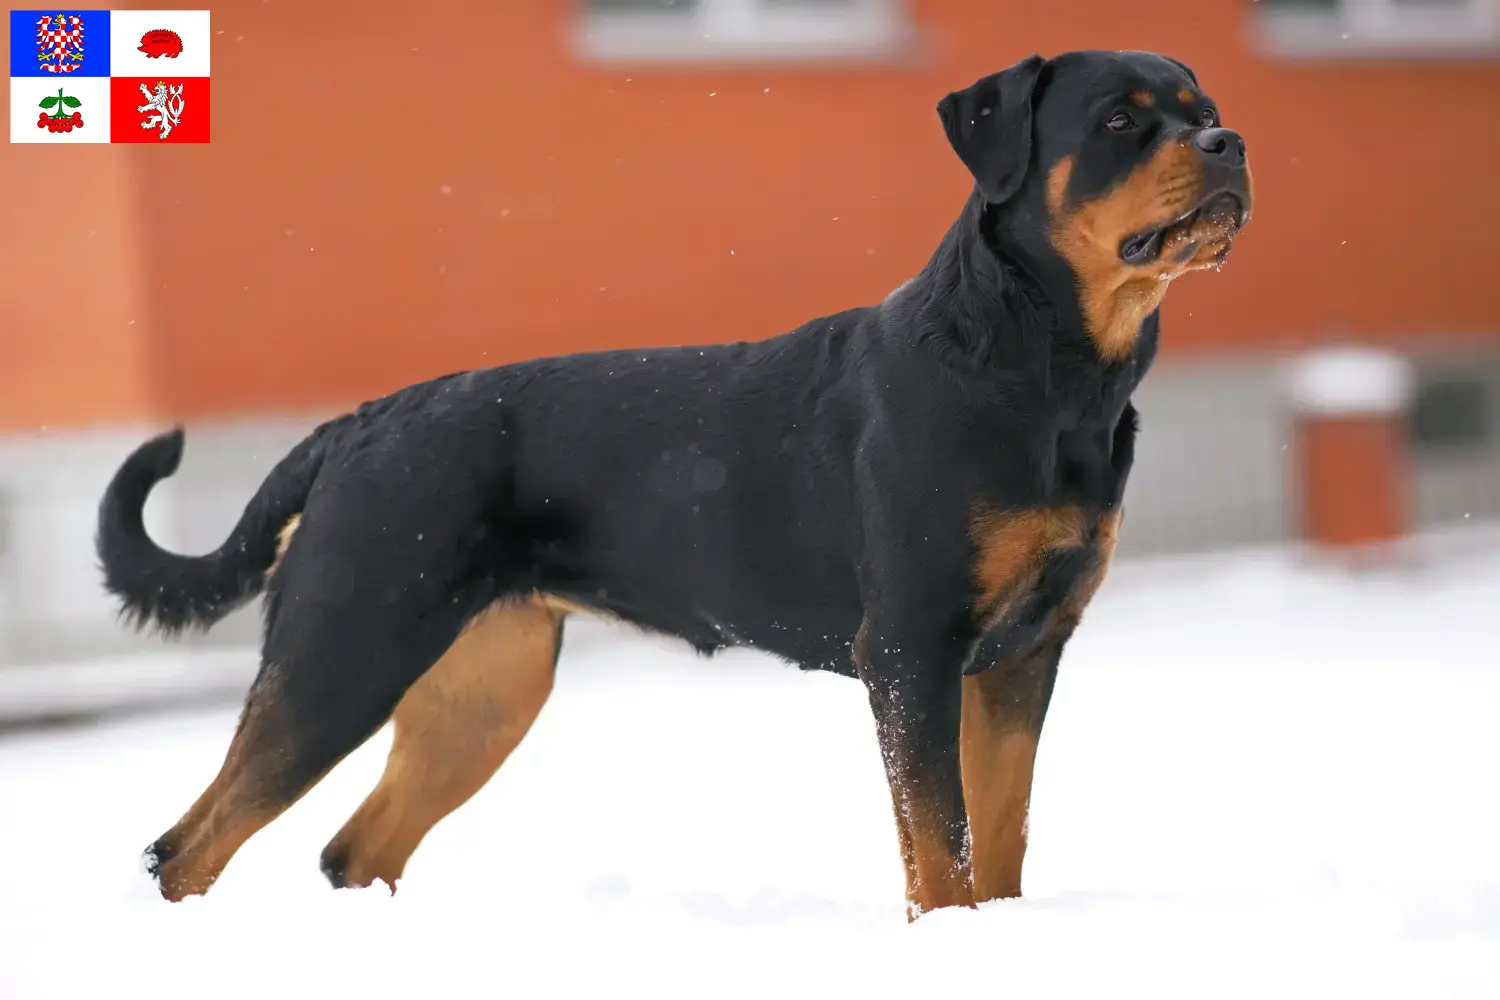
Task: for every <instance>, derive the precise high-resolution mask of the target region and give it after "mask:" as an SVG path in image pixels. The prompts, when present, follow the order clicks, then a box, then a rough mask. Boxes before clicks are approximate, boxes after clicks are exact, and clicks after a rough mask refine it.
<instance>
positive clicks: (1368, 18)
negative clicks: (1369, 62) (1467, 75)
mask: <svg viewBox="0 0 1500 1000" xmlns="http://www.w3.org/2000/svg"><path fill="white" fill-rule="evenodd" d="M1253 13H1254V15H1255V22H1256V23H1255V28H1256V32H1257V34H1258V35H1259V41H1260V44H1261V47H1262V48H1263V49H1265V50H1267V51H1269V52H1271V53H1273V54H1276V55H1286V56H1307V57H1317V58H1330V57H1332V58H1355V59H1357V58H1389V57H1419V58H1445V57H1455V56H1473V55H1500V0H1259V2H1257V3H1255V5H1254V11H1253Z"/></svg>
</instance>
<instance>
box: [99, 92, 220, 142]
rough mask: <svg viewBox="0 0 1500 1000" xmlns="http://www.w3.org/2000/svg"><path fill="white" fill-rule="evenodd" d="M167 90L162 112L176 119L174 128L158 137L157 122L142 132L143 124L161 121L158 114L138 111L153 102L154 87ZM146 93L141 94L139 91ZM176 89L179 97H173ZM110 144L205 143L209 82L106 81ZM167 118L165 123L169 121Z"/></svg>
mask: <svg viewBox="0 0 1500 1000" xmlns="http://www.w3.org/2000/svg"><path fill="white" fill-rule="evenodd" d="M158 84H166V85H167V86H168V88H169V90H168V93H167V94H166V98H165V101H164V103H165V106H166V110H167V111H168V112H169V113H170V115H172V116H175V117H176V122H175V124H172V125H171V128H170V129H169V130H168V131H167V137H166V138H165V139H163V138H162V137H161V130H162V125H163V124H164V122H163V121H162V120H158V121H156V122H155V123H152V124H150V127H147V128H143V127H142V123H143V122H150V120H151V119H153V118H155V119H162V118H163V115H162V110H161V109H160V108H152V109H151V110H148V111H139V110H137V109H138V108H140V107H142V106H143V105H145V104H147V103H149V102H151V101H152V100H155V99H156V98H157V85H158ZM142 86H144V87H145V88H146V93H145V94H142V93H141V87H142ZM177 87H181V88H182V93H181V94H180V95H178V94H177V93H175V90H176V88H177ZM109 117H110V135H109V141H110V142H150V143H156V144H157V145H165V144H166V143H169V142H207V141H208V124H209V78H208V77H206V76H186V77H184V76H176V77H174V76H169V75H162V76H159V77H156V76H153V77H144V76H116V77H111V78H110V81H109ZM170 120H171V119H170V117H169V118H168V119H167V121H170Z"/></svg>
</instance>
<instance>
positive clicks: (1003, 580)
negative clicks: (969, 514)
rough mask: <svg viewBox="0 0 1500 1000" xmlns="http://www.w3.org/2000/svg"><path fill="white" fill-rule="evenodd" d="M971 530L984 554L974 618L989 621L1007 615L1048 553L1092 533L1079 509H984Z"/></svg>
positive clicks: (1078, 542) (976, 567) (978, 569)
mask: <svg viewBox="0 0 1500 1000" xmlns="http://www.w3.org/2000/svg"><path fill="white" fill-rule="evenodd" d="M969 530H970V535H971V537H972V538H973V539H974V544H975V546H976V547H977V548H978V550H979V551H978V557H977V559H976V560H975V564H974V582H975V585H976V586H977V587H978V589H979V599H978V601H977V602H976V603H975V614H976V615H977V616H978V618H979V619H980V620H981V622H986V623H987V622H990V621H993V620H995V618H996V617H997V616H1003V615H1004V613H1005V610H1006V608H1007V607H1008V606H1009V603H1010V599H1011V598H1012V597H1014V596H1016V595H1017V594H1019V593H1022V592H1024V591H1025V590H1026V588H1027V586H1028V585H1029V584H1030V583H1032V582H1034V581H1035V579H1036V576H1037V574H1038V573H1040V572H1041V566H1042V560H1043V559H1044V558H1045V557H1046V555H1047V553H1048V552H1052V551H1054V550H1056V549H1063V548H1070V547H1073V546H1078V545H1082V544H1083V543H1084V540H1085V539H1086V537H1087V535H1088V525H1087V524H1086V519H1085V518H1084V516H1083V512H1082V511H1080V510H1078V509H1077V508H1076V507H1048V508H1038V509H1033V510H1018V511H1003V510H992V509H988V508H981V509H979V510H978V511H976V513H975V514H974V516H973V518H972V520H971V522H970V526H969Z"/></svg>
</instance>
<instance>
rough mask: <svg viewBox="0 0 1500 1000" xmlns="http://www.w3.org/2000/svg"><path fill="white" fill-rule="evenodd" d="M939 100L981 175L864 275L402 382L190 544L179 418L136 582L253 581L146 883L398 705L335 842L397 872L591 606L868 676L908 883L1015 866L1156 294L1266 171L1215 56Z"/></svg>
mask: <svg viewBox="0 0 1500 1000" xmlns="http://www.w3.org/2000/svg"><path fill="white" fill-rule="evenodd" d="M937 111H938V117H939V118H940V119H941V122H942V126H943V129H944V131H945V132H946V134H947V138H948V141H949V143H950V144H951V145H952V148H953V151H954V152H955V153H956V154H957V155H958V158H959V159H960V160H961V161H962V162H963V164H964V165H965V166H966V167H967V168H968V170H969V172H970V173H971V174H972V176H973V181H974V185H973V190H972V193H971V194H970V195H969V197H968V199H967V201H966V202H965V204H964V206H963V209H962V211H961V212H960V214H959V216H958V219H957V221H955V222H954V223H953V225H952V227H951V228H950V229H949V230H948V233H947V235H946V236H945V237H944V238H943V240H942V242H941V244H939V246H938V247H937V250H936V251H935V252H934V253H933V255H932V257H931V259H930V260H929V261H928V263H927V265H926V266H925V267H924V268H923V269H922V271H921V273H919V274H918V275H916V276H915V277H914V278H912V279H911V280H909V281H908V282H906V283H905V284H904V285H902V286H901V287H899V288H897V289H896V290H895V291H893V292H891V293H890V294H889V295H888V296H887V297H886V298H885V299H884V301H882V302H881V303H880V304H878V305H872V306H865V307H861V308H856V309H851V310H849V311H847V312H840V313H836V314H833V315H829V316H824V317H821V318H819V319H815V320H812V321H811V322H809V323H807V324H805V325H804V326H802V327H800V328H799V329H797V330H794V331H792V332H791V333H787V334H784V335H782V336H779V337H774V338H772V339H769V340H765V341H760V342H755V343H731V344H716V345H712V346H702V347H679V348H668V349H656V350H634V351H607V352H593V353H583V354H576V355H571V356H567V357H559V358H550V359H541V360H532V361H526V362H522V363H517V364H510V365H505V366H501V367H496V368H490V369H486V370H480V371H468V372H462V373H458V374H453V375H448V376H445V377H442V378H437V379H434V380H432V381H429V382H423V383H420V384H416V385H412V386H409V387H407V388H405V389H402V390H400V391H398V392H396V393H393V394H392V395H389V396H386V397H385V398H383V399H379V400H377V401H375V402H371V403H368V404H365V405H363V406H361V407H359V408H358V409H357V410H356V411H354V412H353V413H349V414H346V415H344V416H341V417H339V418H337V419H334V420H332V421H330V422H328V423H326V424H323V425H322V426H320V427H318V428H317V429H316V430H314V431H313V432H312V434H311V435H310V436H308V437H307V438H306V439H305V440H303V441H302V442H301V443H300V444H298V445H297V446H296V447H295V448H293V449H292V450H291V452H290V453H289V454H288V455H287V456H286V457H285V458H284V459H282V460H281V462H280V463H279V464H278V465H277V466H276V467H275V469H274V470H273V471H272V472H271V474H270V475H269V477H268V478H267V479H266V480H265V482H264V484H263V485H262V486H261V487H260V489H259V491H258V492H257V493H256V494H255V496H254V497H253V498H252V499H251V500H250V502H249V504H248V506H247V507H246V509H245V512H244V514H243V516H242V517H241V518H240V520H239V522H238V524H237V525H236V526H235V528H234V530H233V533H232V534H231V535H230V536H229V539H228V541H226V542H225V543H224V545H223V546H222V547H221V548H219V549H218V550H217V551H215V552H213V553H211V554H208V555H204V556H194V557H189V556H183V555H177V554H173V553H169V552H167V551H164V550H163V549H161V548H160V547H158V546H157V545H156V544H155V543H154V542H153V541H152V540H151V539H150V538H149V537H148V536H147V534H146V532H145V529H144V527H143V524H142V516H141V515H142V508H143V507H144V505H145V502H146V498H147V495H148V494H149V492H150V490H151V488H152V487H153V485H154V484H155V483H157V482H158V481H159V480H161V479H163V478H164V477H167V476H170V475H172V473H173V472H174V471H175V470H176V469H177V466H178V463H179V461H180V459H181V456H182V447H183V436H182V432H181V430H180V429H177V430H174V431H172V432H170V433H167V434H164V435H162V436H160V437H157V438H155V439H153V440H151V441H149V442H147V443H146V444H144V445H142V446H141V447H140V448H139V449H138V450H137V451H135V452H134V453H133V454H132V455H131V456H130V457H129V458H128V459H127V460H126V461H125V462H124V464H123V465H122V466H121V468H120V469H119V471H118V472H117V473H116V475H115V477H114V479H113V481H112V482H111V483H110V485H109V487H108V489H107V491H106V493H105V495H104V497H103V500H102V503H101V505H100V511H99V529H98V540H97V541H98V551H99V555H100V559H101V561H102V564H103V570H104V576H105V583H106V586H107V588H108V589H109V590H110V591H111V592H112V593H113V594H114V595H116V596H117V597H118V598H120V599H121V600H122V602H123V605H124V613H125V614H126V615H127V616H129V617H131V618H133V619H134V621H135V623H136V624H137V625H138V626H142V627H144V626H148V625H149V626H154V627H156V628H158V629H160V630H162V631H164V632H166V633H168V634H172V633H179V632H181V631H182V630H184V629H187V628H192V627H199V628H206V627H208V626H209V625H211V624H212V623H213V622H215V621H217V620H218V619H220V618H221V617H223V616H224V615H225V614H226V613H228V612H229V611H230V610H231V609H233V608H235V607H237V606H239V605H241V604H243V603H244V602H246V601H248V600H249V599H250V598H251V597H252V596H254V595H256V594H259V593H261V592H262V591H264V592H265V595H266V600H265V634H264V643H263V653H262V659H261V667H260V671H259V674H258V676H257V677H256V679H255V681H254V683H253V685H252V687H251V688H250V691H249V693H248V695H247V700H246V704H245V708H244V712H243V715H242V716H241V718H240V721H239V725H238V728H237V730H236V732H235V735H234V738H233V741H232V743H231V745H230V748H229V751H228V754H227V757H226V759H225V761H224V763H223V767H222V769H221V770H220V771H219V774H218V776H217V777H216V778H215V779H214V780H213V782H212V783H211V784H210V785H209V786H208V789H207V790H206V791H205V792H204V793H203V795H202V796H201V797H200V798H199V799H198V801H197V802H195V803H194V804H193V806H192V807H191V808H190V809H189V810H188V811H187V814H186V815H185V816H183V817H182V819H181V820H180V821H179V822H178V823H177V825H176V826H174V827H172V828H171V829H170V830H169V831H168V832H167V833H165V834H163V835H162V836H161V838H160V839H158V840H157V841H156V842H155V843H154V844H152V845H151V846H150V847H149V848H148V849H147V851H146V858H145V861H146V866H147V870H148V871H149V872H150V873H151V874H152V875H153V876H154V878H155V879H156V881H157V885H158V886H159V888H160V891H161V893H162V895H163V896H165V897H166V898H167V899H170V900H180V899H182V898H183V897H185V896H188V895H190V894H197V893H202V892H204V891H206V890H207V889H208V888H209V887H210V886H211V885H212V884H213V883H214V880H215V879H216V878H217V877H218V876H219V874H220V873H221V872H222V871H223V869H224V867H225V865H226V864H227V863H228V862H229V860H230V858H231V857H232V856H233V854H234V853H235V851H236V850H237V849H238V848H239V847H240V845H241V844H243V843H244V842H245V841H246V839H247V838H249V837H250V836H251V835H253V834H254V833H255V832H256V831H257V830H259V829H260V828H262V827H263V826H264V825H265V824H267V823H269V822H270V821H271V820H273V819H274V818H276V816H277V815H278V814H280V813H281V812H282V811H283V810H285V809H286V808H287V807H288V806H290V805H291V804H292V803H293V802H295V801H296V800H297V799H298V797H300V796H301V795H302V794H303V793H305V792H306V791H307V790H308V789H309V788H310V787H312V785H313V784H314V783H316V782H317V781H318V780H319V779H320V778H321V777H322V776H323V775H324V774H326V773H328V771H329V770H330V769H331V768H332V767H333V766H334V765H335V764H337V763H338V762H339V760H341V759H342V758H343V757H344V756H345V755H347V754H348V753H350V752H351V751H353V750H354V749H355V748H356V747H358V746H359V745H360V744H362V743H363V742H364V741H365V740H366V739H367V738H368V737H369V736H370V735H371V734H372V733H374V732H375V731H376V730H378V729H379V728H380V727H381V726H382V725H383V724H384V723H385V722H386V721H387V720H392V719H393V720H394V723H395V736H394V742H393V745H392V747H391V751H390V758H389V761H388V763H387V765H386V770H385V773H384V776H383V777H382V778H381V780H380V782H379V784H378V785H377V787H376V788H375V790H374V791H373V792H372V793H371V794H370V796H369V797H368V798H367V799H366V800H365V802H364V803H363V805H361V806H360V808H359V809H358V811H357V812H356V813H355V814H354V816H353V817H352V818H351V819H350V820H349V822H348V823H347V824H346V825H345V826H344V828H343V829H342V830H340V831H339V833H338V834H337V835H336V836H335V837H334V838H333V840H332V841H331V842H330V843H329V844H328V846H327V847H326V849H325V850H324V851H323V854H322V870H323V871H324V873H326V875H327V877H328V879H329V881H331V882H332V883H333V885H334V886H336V887H337V886H367V885H370V884H372V883H373V882H374V881H375V880H377V879H379V880H382V881H383V882H385V883H386V885H387V886H389V887H391V888H392V889H393V890H394V887H395V885H396V882H397V880H398V879H399V878H400V877H401V875H402V871H403V869H404V867H405V865H406V862H407V860H408V858H409V857H410V855H411V854H412V852H413V851H414V850H415V849H416V847H417V845H418V844H419V843H420V841H421V840H422V838H423V836H424V835H425V834H426V833H427V832H428V830H430V829H431V828H432V826H433V825H434V824H435V823H437V822H438V821H439V820H440V819H442V818H443V817H444V816H446V815H447V814H448V813H450V812H451V811H452V810H454V809H456V808H457V807H458V806H459V805H461V804H462V803H463V802H465V801H466V800H467V799H468V798H469V797H470V796H472V795H473V794H474V793H475V792H476V791H477V790H478V789H479V788H480V787H481V786H482V785H484V783H485V782H486V781H487V780H489V778H490V777H491V776H492V775H493V774H494V773H495V771H496V770H497V769H498V768H499V767H500V765H501V764H502V763H503V762H504V761H505V759H506V757H507V756H508V755H509V754H510V753H511V752H512V751H513V750H514V749H515V747H516V746H517V744H518V743H519V742H520V741H521V739H522V737H523V736H524V735H525V734H526V731H527V729H528V727H529V726H530V725H531V723H532V721H533V719H534V718H535V717H536V715H537V712H538V711H539V710H540V709H541V707H542V704H543V702H545V701H546V699H547V696H548V694H549V692H550V690H551V687H552V681H553V673H554V668H555V664H556V660H557V655H558V649H559V646H560V644H561V641H562V635H563V625H564V622H565V620H566V619H567V618H568V617H569V616H571V615H574V614H596V615H603V616H607V617H609V618H613V619H617V620H620V621H623V622H626V623H630V624H632V625H635V626H638V627H640V628H643V629H646V630H650V631H651V632H655V633H664V634H667V635H670V636H675V637H678V638H680V639H682V640H684V641H685V642H687V643H688V644H689V645H690V646H692V647H693V648H694V649H696V650H698V651H699V652H700V653H703V654H711V653H713V652H715V651H716V650H721V649H724V648H725V647H729V646H748V647H753V648H755V649H760V650H765V651H767V652H769V653H771V654H774V655H775V656H778V657H781V658H783V659H785V660H788V661H791V662H792V663H795V664H798V665H800V666H801V667H803V668H805V669H810V670H829V671H833V672H835V673H838V674H844V675H847V676H849V677H852V678H857V679H858V680H859V681H861V682H862V683H863V684H864V686H865V688H866V690H867V692H868V695H869V701H870V707H871V709H872V710H873V713H874V718H875V724H876V725H875V729H876V734H877V737H878V740H879V745H880V752H881V755H882V758H883V760H884V763H885V769H886V774H887V776H888V778H889V781H890V790H891V797H892V801H893V803H894V812H895V818H896V828H897V835H898V840H899V843H900V848H901V854H902V857H903V858H904V860H905V867H906V887H907V899H908V915H909V916H910V917H912V918H915V916H917V915H918V914H920V913H922V912H924V911H928V910H932V909H934V908H937V907H948V906H973V905H975V904H976V903H977V902H983V901H986V900H991V899H997V898H1002V897H1011V896H1018V895H1019V894H1020V891H1021V863H1022V858H1023V855H1024V853H1025V848H1026V814H1027V808H1028V802H1029V800H1030V794H1031V779H1032V766H1033V761H1034V759H1035V756H1036V752H1037V741H1038V737H1039V736H1040V733H1041V730H1042V720H1043V717H1044V716H1045V714H1046V711H1047V704H1048V701H1049V698H1050V696H1051V692H1052V688H1053V682H1054V679H1055V677H1056V674H1057V669H1058V663H1059V659H1060V657H1061V655H1062V651H1063V647H1064V646H1065V645H1066V643H1067V642H1068V639H1069V637H1070V636H1071V635H1072V634H1073V631H1074V629H1075V628H1076V627H1077V625H1078V623H1079V619H1080V616H1081V615H1082V613H1083V611H1084V608H1085V606H1086V605H1087V604H1088V602H1089V600H1090V599H1091V598H1092V596H1093V595H1094V593H1095V591H1096V590H1097V588H1098V587H1099V585H1100V583H1101V582H1102V581H1103V579H1104V575H1105V571H1106V569H1107V567H1108V565H1109V562H1110V558H1111V555H1112V553H1113V551H1114V548H1115V541H1116V538H1117V535H1118V532H1119V529H1120V518H1121V499H1122V497H1123V494H1124V490H1125V483H1126V479H1127V477H1128V475H1129V472H1130V468H1131V461H1132V455H1133V450H1134V441H1135V436H1136V428H1137V417H1136V413H1135V411H1134V409H1133V408H1132V407H1131V404H1130V397H1131V393H1132V392H1133V391H1134V390H1135V388H1136V386H1137V385H1138V384H1139V383H1140V381H1141V379H1142V377H1143V376H1144V375H1145V374H1146V370H1147V369H1148V368H1149V367H1150V365H1151V362H1152V359H1153V357H1154V355H1155V353H1156V350H1157V338H1158V323H1159V321H1158V309H1159V307H1160V306H1161V304H1162V298H1163V296H1164V295H1165V294H1166V292H1167V288H1168V285H1169V284H1170V282H1171V280H1172V279H1174V278H1176V277H1178V276H1179V275H1182V274H1185V273H1187V272H1188V271H1193V270H1200V269H1205V268H1217V267H1218V266H1219V265H1220V264H1222V263H1223V261H1224V259H1225V255H1226V254H1227V253H1228V251H1229V249H1230V244H1231V242H1232V241H1233V239H1234V238H1235V236H1236V235H1237V234H1238V233H1239V231H1240V230H1241V228H1242V227H1243V226H1244V225H1245V223H1246V221H1247V220H1248V218H1249V215H1250V210H1251V179H1250V172H1249V170H1248V168H1247V162H1246V154H1245V144H1244V141H1243V140H1242V139H1241V137H1240V136H1239V135H1238V134H1237V133H1235V132H1233V131H1230V130H1229V129H1227V128H1225V127H1224V126H1223V125H1222V123H1221V121H1220V118H1219V111H1218V109H1217V107H1216V106H1215V104H1214V102H1213V101H1212V100H1211V99H1210V98H1209V97H1208V96H1207V95H1206V94H1205V93H1204V91H1203V90H1202V89H1201V88H1200V87H1199V83H1198V79H1197V77H1196V76H1195V75H1194V73H1193V71H1192V70H1191V69H1189V68H1188V67H1187V66H1185V65H1184V64H1182V63H1181V62H1178V61H1176V60H1174V59H1171V58H1167V57H1164V56H1161V55H1156V54H1152V53H1144V52H1105V51H1087V52H1070V53H1067V54H1064V55H1059V56H1056V57H1054V58H1051V59H1043V58H1041V57H1040V56H1032V57H1029V58H1027V59H1024V60H1022V61H1020V62H1018V63H1016V64H1015V65H1014V66H1011V67H1010V68H1009V69H1006V70H1003V71H1001V72H998V73H995V74H993V75H990V76H987V77H985V78H983V79H981V80H979V81H978V82H976V83H974V84H973V85H972V86H970V87H968V88H967V89H964V90H959V91H957V92H955V93H951V94H949V95H948V96H946V97H944V98H943V99H942V100H941V101H940V102H939V104H938V106H937Z"/></svg>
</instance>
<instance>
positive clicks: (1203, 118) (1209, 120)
mask: <svg viewBox="0 0 1500 1000" xmlns="http://www.w3.org/2000/svg"><path fill="white" fill-rule="evenodd" d="M1198 120H1199V121H1200V122H1202V123H1203V127H1204V128H1214V127H1215V126H1216V125H1218V124H1219V113H1218V112H1217V111H1215V110H1214V109H1213V108H1204V109H1203V114H1201V115H1199V116H1198Z"/></svg>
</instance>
